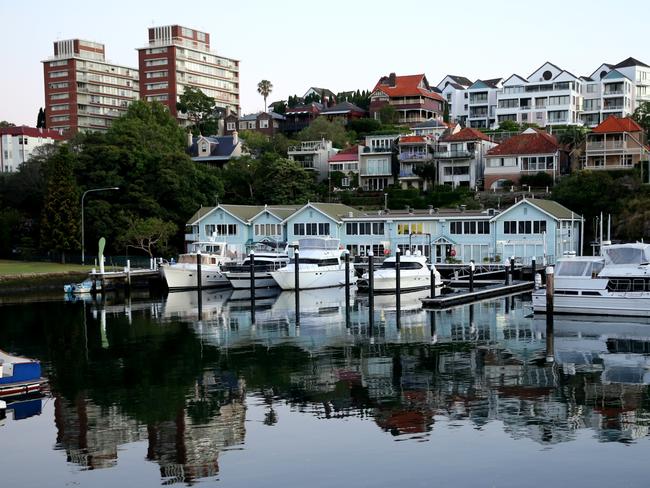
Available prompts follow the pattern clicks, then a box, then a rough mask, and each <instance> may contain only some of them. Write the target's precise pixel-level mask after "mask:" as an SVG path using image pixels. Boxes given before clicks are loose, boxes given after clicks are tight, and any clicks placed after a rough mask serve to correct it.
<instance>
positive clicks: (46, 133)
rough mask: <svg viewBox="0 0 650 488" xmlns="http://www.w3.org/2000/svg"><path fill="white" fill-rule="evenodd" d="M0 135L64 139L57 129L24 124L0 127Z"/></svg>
mask: <svg viewBox="0 0 650 488" xmlns="http://www.w3.org/2000/svg"><path fill="white" fill-rule="evenodd" d="M0 135H10V136H29V137H49V138H50V139H56V140H58V141H60V140H63V139H65V137H63V136H62V135H61V133H60V132H59V131H58V130H54V129H37V128H36V127H28V126H26V125H20V126H18V127H5V128H2V129H0Z"/></svg>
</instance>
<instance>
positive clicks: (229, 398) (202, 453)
mask: <svg viewBox="0 0 650 488" xmlns="http://www.w3.org/2000/svg"><path fill="white" fill-rule="evenodd" d="M243 385H244V384H243V382H241V381H239V380H238V379H237V378H236V377H234V376H232V375H230V374H228V373H219V374H216V373H210V372H206V373H205V374H204V375H203V377H202V378H201V380H200V381H199V382H197V383H196V384H195V388H194V394H193V395H191V396H189V397H187V401H186V404H185V406H184V408H180V409H179V410H178V411H177V413H176V416H175V418H173V419H171V420H167V421H162V422H158V423H152V424H150V425H148V426H145V425H143V424H141V423H139V422H138V421H137V420H133V419H131V418H129V417H128V416H127V415H125V414H124V413H123V412H122V411H121V409H120V408H119V407H118V406H115V405H111V406H109V407H100V406H98V405H96V404H94V403H93V402H92V401H91V400H89V399H86V398H84V397H83V396H82V395H79V396H78V397H77V399H76V400H75V401H74V402H72V401H68V400H66V399H63V398H61V397H57V398H55V401H54V412H55V413H54V414H55V423H56V427H57V448H58V449H64V450H65V451H66V454H67V457H68V461H69V462H72V463H75V464H78V465H79V466H81V467H83V468H86V469H98V468H109V467H112V466H115V465H116V464H117V459H118V449H119V447H120V446H121V445H124V444H128V443H132V442H137V441H141V440H144V439H148V451H147V458H148V459H149V460H152V461H156V462H157V463H158V464H159V465H160V469H161V475H162V476H163V477H164V478H171V479H172V481H185V482H187V481H191V480H194V479H198V478H203V477H210V476H214V475H216V474H217V473H218V470H219V467H218V462H217V460H218V455H219V452H220V451H221V450H223V449H224V448H225V447H228V446H232V445H236V444H241V443H243V442H244V435H245V424H244V423H245V420H246V407H245V405H244V396H245V393H244V386H243Z"/></svg>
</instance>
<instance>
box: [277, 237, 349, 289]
mask: <svg viewBox="0 0 650 488" xmlns="http://www.w3.org/2000/svg"><path fill="white" fill-rule="evenodd" d="M339 242H340V241H339V239H333V238H331V237H310V238H307V239H300V240H299V241H298V246H299V250H300V258H299V262H298V263H296V260H295V258H292V259H291V260H290V262H289V264H288V265H287V266H286V267H284V268H281V269H279V270H277V271H272V272H271V276H272V277H273V279H274V280H275V282H276V283H277V284H278V286H279V287H280V288H282V289H283V290H294V289H295V288H296V284H295V279H294V275H295V267H296V265H297V266H298V273H299V280H300V283H299V286H300V289H301V290H304V289H310V288H328V287H331V286H341V285H344V284H345V263H343V262H342V261H341V253H342V251H341V249H339ZM349 277H350V283H354V281H355V279H356V278H355V276H354V268H353V267H352V266H350V271H349Z"/></svg>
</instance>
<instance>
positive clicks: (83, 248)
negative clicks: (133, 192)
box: [81, 186, 120, 265]
mask: <svg viewBox="0 0 650 488" xmlns="http://www.w3.org/2000/svg"><path fill="white" fill-rule="evenodd" d="M119 189H120V187H119V186H110V187H107V188H93V189H91V190H86V191H85V192H84V193H83V195H81V264H82V265H83V264H86V252H85V250H86V249H85V246H84V237H85V236H84V198H86V194H88V193H90V192H93V191H108V190H119Z"/></svg>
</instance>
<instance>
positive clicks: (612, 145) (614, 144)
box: [587, 141, 625, 151]
mask: <svg viewBox="0 0 650 488" xmlns="http://www.w3.org/2000/svg"><path fill="white" fill-rule="evenodd" d="M604 149H618V150H620V149H625V142H623V141H607V143H605V142H603V141H594V142H587V151H602V150H604Z"/></svg>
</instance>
